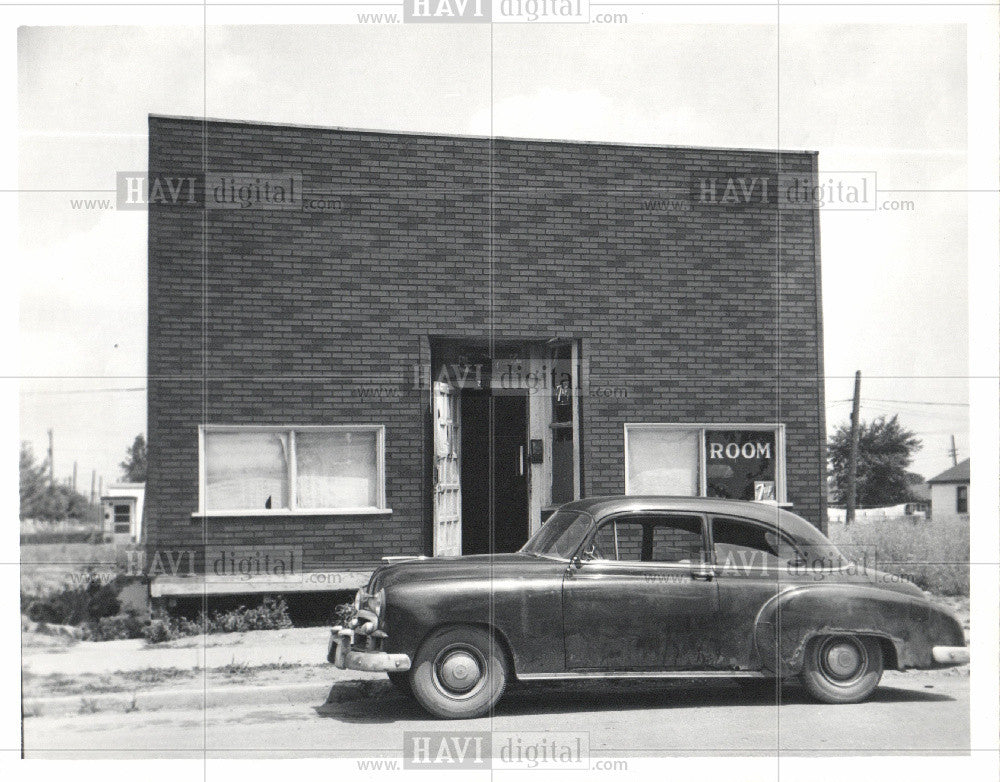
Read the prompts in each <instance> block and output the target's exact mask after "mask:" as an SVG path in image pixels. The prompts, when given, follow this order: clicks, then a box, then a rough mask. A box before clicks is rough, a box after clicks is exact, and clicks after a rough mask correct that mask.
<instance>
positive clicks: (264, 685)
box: [22, 627, 390, 717]
mask: <svg viewBox="0 0 1000 782" xmlns="http://www.w3.org/2000/svg"><path fill="white" fill-rule="evenodd" d="M329 637H330V630H329V628H326V627H307V628H293V629H288V630H259V631H252V632H246V633H225V634H219V635H209V636H191V637H189V638H181V639H178V640H176V641H169V642H167V643H163V644H156V645H149V644H147V643H146V642H145V641H143V640H130V641H105V642H100V643H94V642H88V641H76V642H72V641H69V642H60V643H58V644H57V645H53V644H52V643H51V638H48V639H45V640H43V639H41V638H31V637H30V636H29V637H26V639H25V642H24V647H23V649H22V672H23V677H24V679H23V681H24V713H25V716H28V717H37V716H56V715H74V714H80V715H86V714H92V713H96V712H106V711H122V712H125V713H128V712H132V711H149V710H159V709H206V708H207V709H213V708H220V707H230V706H243V705H263V704H289V703H323V702H325V701H327V700H328V699H332V700H341V699H345V698H346V699H353V698H357V697H364V696H365V693H367V692H369V691H370V690H371V688H372V687H375V688H376V689H378V688H380V687H381V688H387V687H389V686H390V685H389V682H388V680H387V679H386V677H385V675H384V674H381V673H366V672H363V671H344V670H340V669H338V668H335V667H334V666H332V665H330V664H329V663H327V661H326V652H327V643H328V641H329ZM46 641H48V642H46Z"/></svg>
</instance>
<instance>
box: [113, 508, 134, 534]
mask: <svg viewBox="0 0 1000 782" xmlns="http://www.w3.org/2000/svg"><path fill="white" fill-rule="evenodd" d="M114 514H115V515H114V523H115V534H116V535H127V534H129V533H130V532H131V531H132V506H131V505H128V504H123V505H115V508H114Z"/></svg>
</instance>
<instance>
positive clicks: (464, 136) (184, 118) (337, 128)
mask: <svg viewBox="0 0 1000 782" xmlns="http://www.w3.org/2000/svg"><path fill="white" fill-rule="evenodd" d="M149 117H150V118H155V119H164V120H176V121H179V122H202V123H212V124H218V125H249V126H252V127H265V128H298V129H301V130H318V131H327V132H330V131H334V132H338V133H360V134H363V135H373V136H413V137H420V138H443V139H453V140H455V141H461V140H468V139H473V140H477V141H518V142H527V143H535V144H576V145H579V146H604V147H626V148H635V149H681V150H710V151H716V152H754V153H758V154H772V155H773V154H786V155H813V156H818V155H819V152H818V151H817V150H812V149H783V148H779V147H773V148H771V147H766V148H761V147H710V146H702V145H697V144H654V143H651V142H631V141H594V140H581V139H560V138H531V137H526V136H488V135H479V134H475V133H433V132H431V131H425V130H383V129H379V128H350V127H345V126H343V125H310V124H304V123H297V122H264V121H261V120H245V119H226V118H224V117H207V116H206V117H197V116H190V115H183V114H156V113H152V112H151V113H150V114H149Z"/></svg>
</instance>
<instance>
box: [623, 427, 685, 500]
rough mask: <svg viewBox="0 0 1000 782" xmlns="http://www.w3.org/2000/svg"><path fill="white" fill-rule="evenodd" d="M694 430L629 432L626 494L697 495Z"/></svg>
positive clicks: (636, 430) (630, 429)
mask: <svg viewBox="0 0 1000 782" xmlns="http://www.w3.org/2000/svg"><path fill="white" fill-rule="evenodd" d="M698 437H699V430H697V429H689V430H683V429H645V428H629V432H628V493H629V494H671V495H678V496H684V497H694V496H697V495H698V488H699V482H698Z"/></svg>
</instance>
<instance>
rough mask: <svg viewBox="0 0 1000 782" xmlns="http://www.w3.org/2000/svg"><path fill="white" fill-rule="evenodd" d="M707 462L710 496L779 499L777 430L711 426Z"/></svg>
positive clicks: (706, 454) (707, 445)
mask: <svg viewBox="0 0 1000 782" xmlns="http://www.w3.org/2000/svg"><path fill="white" fill-rule="evenodd" d="M705 462H706V468H705V477H706V483H707V487H708V496H709V497H723V498H727V499H732V500H771V501H774V500H775V499H777V497H776V496H775V465H776V464H777V443H776V440H775V436H774V431H773V430H770V431H745V430H744V431H740V430H721V429H715V430H713V429H710V430H708V431H707V432H705Z"/></svg>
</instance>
